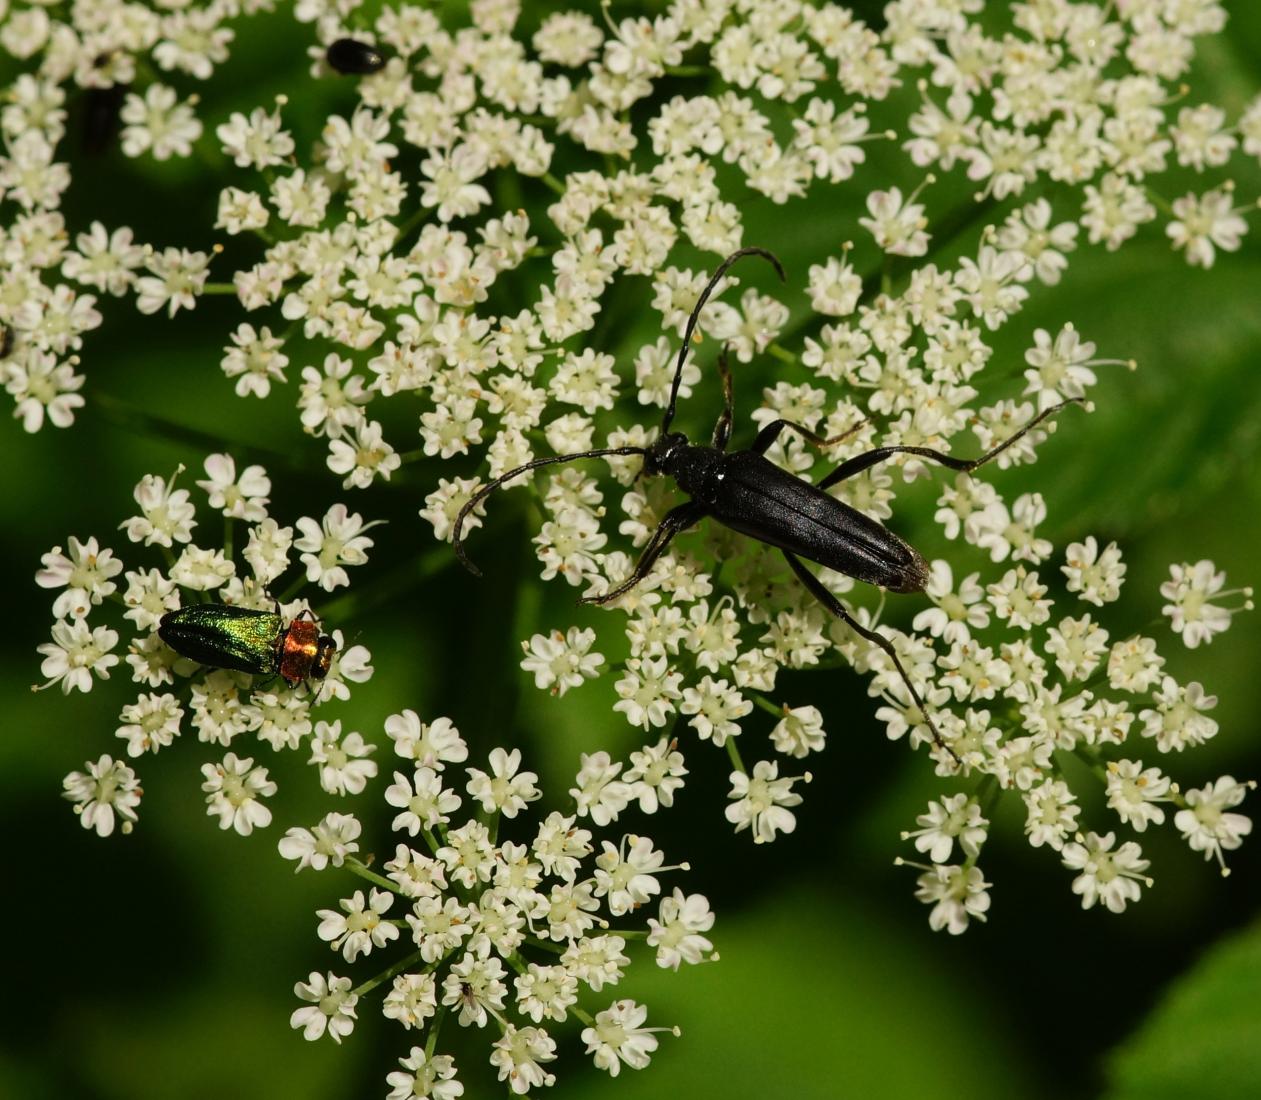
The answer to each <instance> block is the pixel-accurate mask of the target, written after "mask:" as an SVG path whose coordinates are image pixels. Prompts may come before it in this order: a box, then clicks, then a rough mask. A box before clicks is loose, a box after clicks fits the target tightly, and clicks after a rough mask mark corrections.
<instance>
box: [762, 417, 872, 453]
mask: <svg viewBox="0 0 1261 1100" xmlns="http://www.w3.org/2000/svg"><path fill="white" fill-rule="evenodd" d="M866 423H867V421H866V419H863V420H860V421H859V422H858V423H857V424H855V425H854V426H853V427H852V428H846V429H845V431H843V432H841V434H840V435H834V436H831V437H828V438H825V437H823V436H821V435H820V434H819V433H818V432H812V431H811V430H810V429H809V428H807V427H806V426H805V425H804V424H798V423H797V422H796V421H795V420H772V421H771V422H770V423H769V424H767V425H766V427H765V428H763V429H762V430H761V431H760V432H758V433H757V438H756V439H755V440H754V441H753V446H752V447H750V448H749V450H751V451H753V452H754V453H755V454H760V455H764V454H766V452H767V451H769V450H770V449H771V444H772V443H774V442H775V440H777V439H778V438H779V434H780V432H782V431H783V430H784V429H785V428H792V430H793V431H795V432H796V433H797V434H798V435H799V436H801V438H802V439H804V440H806V441H807V442H808V443H813V444H814V445H815V446H816V447H818V448H820V449H822V448H824V447H832V446H835V445H836V444H837V443H840V442H841V440H843V439H848V438H849V437H850V436H851V435H853V434H854V433H855V432H856V431H858V429H859V428H861V427H862V426H863V425H864V424H866ZM859 457H862V456H861V455H860V456H859Z"/></svg>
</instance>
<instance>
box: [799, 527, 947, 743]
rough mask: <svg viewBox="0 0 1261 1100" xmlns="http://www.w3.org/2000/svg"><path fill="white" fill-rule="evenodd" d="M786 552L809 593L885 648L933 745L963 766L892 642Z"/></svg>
mask: <svg viewBox="0 0 1261 1100" xmlns="http://www.w3.org/2000/svg"><path fill="white" fill-rule="evenodd" d="M783 555H784V557H785V558H787V559H788V564H789V565H791V566H792V569H793V572H794V573H796V574H797V576H798V577H800V578H801V583H802V584H804V585H805V586H806V588H807V589H809V590H810V594H811V595H812V596H814V598H815V599H816V600H818V601H819V602H820V603H821V604H823V606H824V607H826V608H827V609H828V610H829V611H830V612H832V614H833V615H835V616H836V617H837V618H838V619H840V620H841V621H842V622H843V623H845V625H846V626H848V627H849V628H850V629H851V630H852V631H854V633H855V634H858V635H859V636H860V637H863V638H866V639H867V641H869V642H871V644H872V645H878V646H879V647H880V648H881V649H883V650H884V651H885V654H886V655H887V656H888V658H889V660H891V661H892V662H893V667H894V668H896V669H897V670H898V675H899V676H901V677H902V683H904V684H905V685H906V690H907V691H908V692H910V694H911V699H912V700H913V701H914V703H915V705H916V706H917V707H919V711H920V713H921V714H922V715H923V716H924V721H925V722H927V723H928V728H929V729H930V730H932V733H933V744H934V745H936V746H937V747H938V748H939V749H944V750H945V751H946V752H948V753H949V754H950V756H951V758H952V759H953V760H954V762H955V763H956V764H960V765H961V764H962V763H963V762H962V761H961V760H960V759H959V754H958V753H956V752H955V751H954V749H952V748H951V747H950V746H949V745H947V744H946V742H945V741H943V740H942V737H941V733H940V731H939V730H938V729H937V724H936V723H935V722H934V721H933V716H932V715H931V714H930V713H929V711H928V705H927V704H926V703H925V702H924V700H923V698H921V696H920V693H919V692H918V691H917V690H916V687H915V685H914V684H913V683H911V678H910V677H909V676H908V675H907V674H906V669H905V668H903V667H902V660H901V658H900V657H898V654H897V650H895V649H894V648H893V643H892V642H891V641H889V639H888V638H886V637H885V636H884V635H883V634H881V633H879V632H878V631H875V630H868V629H867V628H866V627H865V626H863V625H862V624H861V623H859V622H857V621H856V620H855V618H854V616H853V615H851V614H850V613H849V612H848V611H846V610H845V605H844V604H843V603H841V601H840V600H838V599H837V598H836V597H835V596H834V595H832V593H831V592H829V591H828V590H827V588H826V587H824V584H823V582H822V581H821V580H819V578H818V577H816V576H815V575H814V574H813V573H811V572H810V570H809V569H807V568H806V567H805V565H803V564H802V562H801V559H800V558H798V557H797V556H796V555H795V554H792V553H789V551H787V550H784V551H783Z"/></svg>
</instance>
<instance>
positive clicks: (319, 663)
mask: <svg viewBox="0 0 1261 1100" xmlns="http://www.w3.org/2000/svg"><path fill="white" fill-rule="evenodd" d="M336 653H337V643H336V642H335V641H333V639H332V638H330V637H329V636H328V635H327V634H322V635H320V640H319V642H318V643H317V644H316V647H315V660H314V661H313V662H312V663H311V675H312V676H314V677H315V678H316V679H317V680H323V679H324V677H325V676H327V675H328V670H329V669H330V668H331V667H332V664H333V656H334V654H336Z"/></svg>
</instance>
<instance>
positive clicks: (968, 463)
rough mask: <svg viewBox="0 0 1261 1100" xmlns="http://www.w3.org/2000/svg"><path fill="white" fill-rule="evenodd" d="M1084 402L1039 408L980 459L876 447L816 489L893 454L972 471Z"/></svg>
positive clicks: (842, 466) (1076, 400) (1077, 400)
mask: <svg viewBox="0 0 1261 1100" xmlns="http://www.w3.org/2000/svg"><path fill="white" fill-rule="evenodd" d="M1082 404H1085V402H1084V400H1083V399H1082V398H1080V397H1070V398H1069V399H1068V400H1067V401H1061V402H1060V403H1059V404H1058V405H1052V406H1051V407H1050V408H1049V409H1043V410H1042V411H1041V412H1040V413H1038V415H1037V416H1035V417H1034V418H1033V419H1032V420H1030V421H1029V423H1028V424H1026V425H1025V426H1024V427H1023V428H1021V429H1020V430H1019V431H1018V432H1016V433H1015V434H1014V435H1011V436H1008V437H1007V438H1006V439H1004V440H1003V442H1002V443H1000V444H999V445H998V446H997V447H991V448H990V449H989V450H988V451H986V452H985V453H984V454H983V455H981V457H980V458H956V457H955V456H954V455H948V454H943V453H942V452H941V451H934V450H933V449H932V448H931V447H877V448H876V449H875V450H872V451H867V452H866V454H861V455H855V456H854V457H853V458H851V459H849V460H848V461H847V462H842V463H841V464H840V465H839V466H838V467H837V468H836V469H835V470H833V471H832V472H831V473H830V474H828V476H827V477H825V478H824V479H823V480H822V481H820V482H819V488H820V489H826V488H827V487H828V486H829V485H835V484H836V483H837V482H839V481H844V480H845V479H846V478H847V477H853V476H854V475H855V474H861V473H862V472H863V471H864V470H866V469H868V468H869V467H871V466H874V465H875V464H876V463H877V462H883V461H884V460H885V459H886V458H892V457H893V456H894V455H918V456H919V457H920V458H931V459H932V460H933V461H934V462H936V463H938V464H939V465H942V466H946V467H948V468H949V469H951V470H962V471H963V472H964V473H967V472H968V471H969V470H975V469H976V468H977V467H978V466H984V465H985V464H986V463H987V462H989V461H990V460H991V459H994V458H997V457H998V456H999V455H1000V454H1002V453H1003V452H1004V451H1005V450H1007V448H1008V447H1010V446H1011V445H1012V444H1013V443H1015V442H1017V440H1019V439H1020V438H1021V436H1023V435H1026V434H1027V433H1029V432H1031V431H1032V430H1033V429H1034V428H1036V427H1037V426H1038V425H1039V424H1041V423H1042V421H1044V420H1045V419H1046V418H1047V417H1049V416H1054V415H1055V414H1056V413H1057V412H1059V411H1060V410H1061V409H1063V408H1064V407H1065V406H1067V405H1082Z"/></svg>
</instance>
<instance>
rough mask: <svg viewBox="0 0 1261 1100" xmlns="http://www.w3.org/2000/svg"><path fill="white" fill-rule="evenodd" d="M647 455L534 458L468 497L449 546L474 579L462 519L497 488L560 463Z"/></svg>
mask: <svg viewBox="0 0 1261 1100" xmlns="http://www.w3.org/2000/svg"><path fill="white" fill-rule="evenodd" d="M647 453H648V449H647V448H646V447H600V448H597V449H596V450H594V451H575V452H574V453H573V454H570V455H551V456H550V457H548V458H536V459H533V460H532V461H530V462H527V463H526V464H525V465H524V466H518V467H517V468H516V469H515V470H509V471H508V472H507V473H506V474H501V475H500V476H499V477H497V478H495V480H494V481H489V482H487V483H486V484H485V485H483V486H482V487H481V488H480V489H478V490H477V492H476V493H474V494H473V495H472V496H471V497H469V499H468V500H467V501H466V502H465V504H464V507H463V508H461V509H460V514H459V515H457V516H456V517H455V525H454V526H453V527H452V528H451V545H452V547H453V548H454V549H455V556H456V557H457V558H459V559H460V564H461V565H463V566H464V568H465V569H467V570H468V571H469V572H470V573H472V574H473V575H474V576H475V577H480V576H481V575H482V571H481V570H480V569H478V568H477V566H476V565H474V564H473V563H472V561H470V560H469V556H468V554H466V553H465V552H464V539H463V537H462V535H461V532H462V531H463V528H464V518H465V516H467V515H468V514H469V513H470V512H471V511H472V510H473V509H474V508H476V507H477V506H478V505H479V504H480V503H481V502H482V501H483V500H485V499H486V498H487V497H488V496H490V494H491V493H493V492H494V491H495V490H496V489H498V488H499V486H501V485H503V484H505V483H506V482H509V481H511V480H512V479H513V478H515V477H519V476H520V475H521V474H524V473H526V472H527V471H529V470H537V469H538V468H539V467H540V466H555V465H557V464H559V463H561V462H573V461H574V459H576V458H603V457H605V456H606V455H623V456H629V455H646V454H647Z"/></svg>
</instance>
